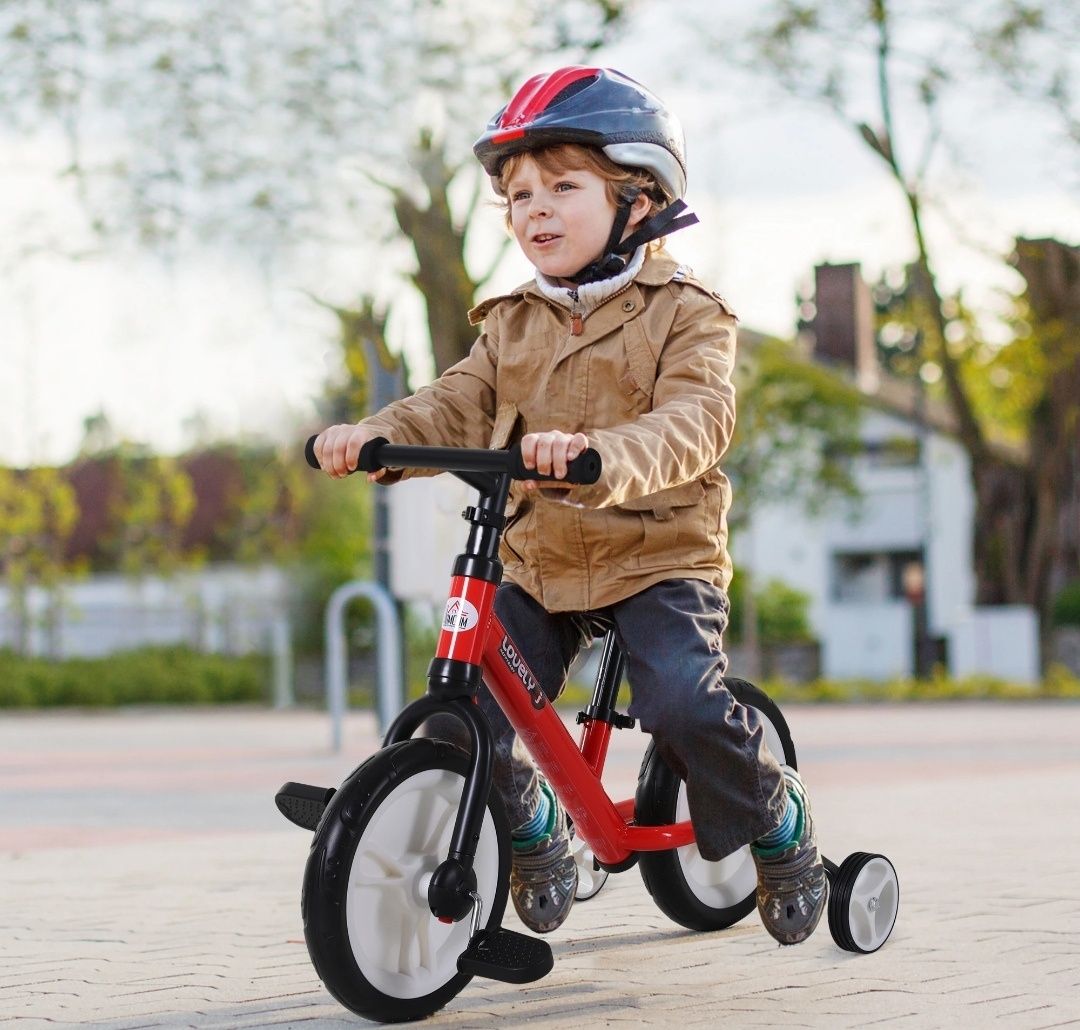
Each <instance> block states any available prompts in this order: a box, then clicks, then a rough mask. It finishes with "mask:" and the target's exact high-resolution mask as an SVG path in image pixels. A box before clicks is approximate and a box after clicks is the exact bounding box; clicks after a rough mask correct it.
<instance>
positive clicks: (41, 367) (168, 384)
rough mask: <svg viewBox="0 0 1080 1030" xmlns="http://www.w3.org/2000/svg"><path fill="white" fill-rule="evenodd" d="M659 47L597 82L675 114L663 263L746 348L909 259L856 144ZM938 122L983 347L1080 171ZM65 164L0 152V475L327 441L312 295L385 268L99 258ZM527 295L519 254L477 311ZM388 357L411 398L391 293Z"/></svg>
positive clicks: (959, 116)
mask: <svg viewBox="0 0 1080 1030" xmlns="http://www.w3.org/2000/svg"><path fill="white" fill-rule="evenodd" d="M661 6H663V5H661ZM663 28H664V26H663V24H662V23H657V24H656V25H652V24H650V23H649V22H648V21H646V22H644V23H643V24H641V25H639V26H637V27H636V29H635V31H634V32H633V33H632V34H631V36H630V38H629V39H628V40H627V41H626V42H624V43H622V44H620V45H619V46H618V47H615V48H613V49H612V50H611V51H610V52H609V53H607V54H605V55H603V57H604V59H603V63H608V64H611V65H613V66H616V67H619V68H621V69H622V70H624V71H626V72H627V73H628V74H631V75H633V76H634V77H635V78H638V79H639V80H641V81H643V82H645V83H647V84H649V85H650V86H651V87H652V88H653V89H654V90H655V91H656V92H657V93H658V94H660V95H661V96H663V97H664V98H665V100H666V101H667V102H668V103H669V104H670V105H671V106H672V107H674V108H676V109H677V110H678V111H680V113H681V117H682V120H683V123H684V126H685V128H686V133H687V149H688V158H689V166H690V172H689V177H690V191H689V195H688V198H687V199H688V201H689V203H690V205H691V206H692V207H693V208H694V210H696V211H697V213H698V214H699V216H700V218H701V224H700V225H698V226H695V227H693V228H691V229H688V230H684V231H682V232H680V233H679V234H678V235H677V236H673V237H672V238H671V240H670V243H669V246H670V249H671V250H672V251H673V253H675V254H676V256H678V257H679V258H680V259H681V260H683V261H685V262H686V263H687V264H689V265H691V266H692V267H693V268H694V269H695V271H696V273H697V274H698V275H699V277H701V278H703V279H705V280H706V281H707V282H708V283H709V285H710V286H712V287H714V288H716V289H717V290H719V291H720V292H721V293H722V294H723V295H724V296H725V297H726V298H727V299H728V301H729V302H730V304H731V305H732V306H733V307H734V309H735V311H736V312H737V313H738V315H739V317H740V319H741V321H742V323H743V324H744V325H745V326H747V327H750V328H753V329H755V330H758V331H763V332H769V333H774V334H777V335H781V336H788V335H791V334H792V333H793V331H794V322H795V312H796V304H795V299H796V294H797V291H798V290H800V289H801V288H805V287H806V286H807V285H808V284H809V282H810V279H811V276H812V270H813V267H814V265H815V264H817V263H820V262H822V261H832V262H848V261H856V262H861V263H862V265H863V268H864V271H865V273H866V275H867V276H868V277H871V278H872V277H875V276H876V275H878V274H879V273H880V272H881V271H882V270H883V269H885V268H888V267H890V266H896V265H900V264H902V263H904V262H906V261H907V260H910V259H911V257H912V256H913V244H912V238H911V230H910V226H909V224H908V221H907V218H906V215H905V210H904V205H903V201H902V197H901V195H900V193H899V191H898V190H897V187H896V186H895V184H893V183H892V182H891V181H890V180H889V179H888V177H887V176H886V175H885V174H884V171H883V168H882V167H881V163H880V161H879V160H878V159H877V158H875V157H874V156H873V155H872V154H870V153H869V151H868V150H867V149H866V147H865V146H864V145H863V144H862V143H861V142H860V141H859V140H858V138H857V137H856V135H855V134H854V133H853V132H852V131H851V130H850V129H849V128H847V127H844V126H842V125H840V124H839V123H838V122H836V121H835V120H834V119H833V118H832V117H831V116H830V115H829V114H828V113H826V112H824V111H822V110H819V109H817V108H815V107H812V106H810V105H807V104H803V103H800V102H796V101H792V100H786V99H782V98H781V97H780V96H779V95H778V94H775V93H772V92H770V91H769V90H768V89H766V88H765V87H764V86H763V85H762V84H761V83H760V82H752V81H750V80H747V79H741V78H740V77H739V76H737V75H728V76H720V77H719V78H716V77H713V76H712V74H711V73H712V71H714V70H715V69H702V75H701V76H696V75H695V74H687V73H686V69H685V68H683V67H680V62H679V54H678V50H677V43H678V40H677V39H675V38H674V37H673V36H672V35H671V34H670V33H668V34H667V35H666V36H665V34H664V31H663ZM658 40H666V42H664V43H658V42H657V41H658ZM950 115H951V118H950V126H951V138H952V139H953V141H954V142H955V143H956V144H957V149H958V150H959V151H961V152H963V154H964V155H965V159H964V162H963V163H962V165H953V166H951V167H949V168H948V170H947V171H944V172H943V173H942V174H941V175H940V176H939V177H938V178H937V179H936V180H935V190H936V196H937V199H938V200H939V201H940V209H939V210H940V213H935V214H932V215H930V216H929V218H928V231H929V236H930V241H931V246H932V248H933V252H934V255H935V259H936V263H937V271H938V274H939V278H940V279H941V281H942V284H943V286H944V287H945V288H946V289H949V290H953V289H958V288H963V289H964V291H965V296H966V298H967V299H968V301H969V303H972V304H974V305H975V306H976V307H977V308H978V309H979V310H980V312H981V313H982V316H983V319H984V323H985V325H986V328H987V332H989V333H990V334H991V335H993V334H994V333H995V332H998V333H1000V331H1001V330H1000V328H998V327H996V325H995V323H994V319H993V314H994V312H995V311H999V310H1000V309H1001V307H1002V305H1003V291H1008V290H1017V289H1018V288H1019V280H1018V278H1017V277H1016V276H1015V274H1014V273H1012V272H1011V271H1010V270H1009V269H1008V267H1007V266H1006V265H1005V264H1004V263H1003V262H1002V261H1001V260H1000V257H999V255H1001V254H1003V253H1007V251H1008V249H1009V245H1010V241H1011V239H1012V238H1013V237H1014V236H1015V235H1028V236H1046V235H1053V236H1057V237H1058V238H1061V239H1064V240H1066V241H1068V242H1072V243H1080V189H1078V188H1077V183H1078V175H1077V170H1078V167H1080V158H1078V155H1077V154H1076V153H1075V151H1072V152H1069V151H1067V150H1064V151H1063V149H1062V147H1061V145H1060V143H1059V142H1058V141H1057V139H1056V137H1055V132H1056V126H1055V125H1054V124H1053V123H1052V122H1051V121H1050V120H1049V119H1048V118H1046V117H1043V116H1042V115H1041V114H1040V113H1039V112H1038V111H1037V110H1035V109H1033V108H1031V107H1025V106H1023V105H1021V104H1019V103H1012V102H1008V101H1006V100H1004V99H1003V95H1002V94H994V93H992V92H990V91H986V90H981V89H973V90H971V91H970V92H969V95H967V96H966V97H965V98H964V99H963V100H962V101H960V102H959V104H958V106H957V107H956V108H954V109H952V110H951V111H950ZM61 158H62V151H61V149H60V148H59V147H58V146H57V145H56V143H55V141H53V142H50V141H49V140H48V139H46V138H34V139H25V138H15V137H12V136H6V137H5V136H0V353H2V360H0V462H4V463H8V464H15V465H24V464H28V463H58V462H64V461H67V460H69V459H70V458H71V457H72V456H73V455H74V453H75V452H76V450H77V448H78V445H79V441H80V439H81V437H82V432H83V420H84V419H85V418H87V417H88V416H91V415H93V414H95V413H97V412H99V411H104V412H105V413H106V414H107V416H108V418H109V420H110V422H111V423H112V425H113V426H114V427H115V429H116V430H117V431H118V433H119V434H120V435H122V436H124V437H126V438H128V439H132V440H137V441H141V442H146V443H150V444H152V445H154V446H155V447H158V448H160V449H162V450H165V451H178V450H180V449H182V448H183V447H185V446H187V445H188V444H190V443H191V442H192V441H193V440H194V439H195V438H196V437H198V436H200V435H202V436H204V437H205V436H207V435H209V436H212V437H231V436H241V435H243V436H263V437H270V438H273V439H276V440H278V441H280V442H286V441H289V440H291V439H293V438H297V439H300V438H302V435H303V434H305V433H306V432H307V431H309V430H312V429H317V428H319V426H318V425H317V423H315V422H314V399H315V398H316V397H317V395H318V393H319V391H320V388H321V384H322V383H323V381H324V380H325V378H326V376H327V375H328V374H329V373H331V372H332V370H333V368H334V365H335V359H336V345H335V343H334V332H335V319H334V318H333V316H332V315H330V314H328V313H327V312H326V311H324V310H322V309H320V308H319V307H318V306H317V305H315V304H314V303H313V302H312V301H311V299H310V297H309V295H308V293H307V292H306V291H308V290H311V289H318V288H320V287H321V288H323V292H325V293H329V294H333V293H334V292H335V291H336V290H338V289H342V290H343V289H347V286H348V284H349V283H350V282H352V281H355V276H356V274H357V270H358V269H364V270H367V271H368V273H369V274H375V273H374V272H371V271H370V270H371V269H373V268H376V267H377V266H378V261H379V255H378V254H377V253H371V252H368V253H365V254H362V255H360V254H356V255H353V256H352V257H351V258H350V257H349V256H348V255H343V256H341V257H340V258H338V259H337V260H338V264H337V265H336V266H334V267H333V268H331V269H330V270H329V271H328V270H326V269H323V270H322V271H320V275H322V276H324V278H322V279H320V280H319V281H318V282H313V281H312V279H311V276H310V275H308V274H307V272H308V271H309V270H305V269H303V268H294V269H287V268H275V269H274V270H273V271H272V272H267V270H266V269H264V268H260V267H259V266H258V265H257V264H256V263H255V262H248V261H245V260H244V259H243V258H242V256H239V255H238V254H237V252H236V251H233V252H232V253H225V252H224V251H220V250H219V251H205V252H199V253H191V254H187V255H185V256H184V259H183V260H182V261H178V262H176V263H174V264H172V265H169V264H166V263H165V262H163V261H162V260H161V259H160V258H158V257H155V256H153V255H148V254H146V253H143V252H140V251H138V250H137V249H134V248H132V247H128V248H125V249H124V250H123V251H110V252H100V251H99V250H98V245H97V244H96V242H95V241H94V240H93V239H91V238H89V237H86V236H85V235H84V234H83V233H82V232H81V230H80V229H79V226H80V225H81V224H82V218H81V214H80V211H79V208H78V206H77V201H76V199H75V197H74V194H73V188H72V184H71V182H70V181H69V180H65V179H62V178H60V177H59V176H58V175H57V174H56V170H57V168H59V167H60V166H61V164H62V161H61ZM488 217H489V219H490V228H489V229H487V230H485V233H484V234H481V236H480V238H479V239H478V241H477V243H476V246H477V247H478V248H479V250H481V251H483V250H485V249H487V250H489V251H490V250H491V249H492V248H493V247H494V243H495V241H496V240H497V239H498V234H499V233H500V232H501V219H500V215H499V214H498V213H497V211H495V210H494V209H491V210H490V211H489V212H488ZM42 244H47V246H42ZM374 248H377V244H375V243H371V244H370V245H369V251H370V250H371V249H374ZM57 249H59V250H61V251H64V252H66V253H67V254H74V255H75V256H74V257H72V256H65V254H60V253H57V252H56V251H57ZM530 274H531V272H530V269H529V268H528V267H527V265H526V264H525V263H524V261H523V259H522V258H521V257H520V255H516V254H515V253H513V252H510V253H508V255H507V258H506V260H505V261H504V262H503V265H502V266H501V267H500V269H499V271H498V273H497V275H496V276H495V277H494V278H493V280H492V282H491V283H490V285H489V289H488V292H496V291H498V290H501V289H504V288H509V287H511V286H513V285H515V284H516V283H518V282H520V281H522V280H523V279H525V278H527V277H528V276H529V275H530ZM350 277H352V278H350ZM395 281H397V280H395ZM390 336H391V341H392V343H393V344H395V345H396V346H400V347H402V348H404V350H405V351H406V353H407V354H408V355H409V357H410V363H411V365H412V367H413V368H414V370H415V374H414V380H417V381H423V379H425V378H426V377H427V376H429V375H430V366H429V365H428V363H427V361H426V357H425V347H426V341H425V339H424V323H423V317H422V308H421V306H420V305H419V303H418V301H417V300H416V298H415V297H414V296H411V295H410V294H409V292H408V290H407V288H406V287H404V286H401V287H400V288H399V292H398V293H397V301H396V303H395V308H394V311H393V314H392V317H391V324H390Z"/></svg>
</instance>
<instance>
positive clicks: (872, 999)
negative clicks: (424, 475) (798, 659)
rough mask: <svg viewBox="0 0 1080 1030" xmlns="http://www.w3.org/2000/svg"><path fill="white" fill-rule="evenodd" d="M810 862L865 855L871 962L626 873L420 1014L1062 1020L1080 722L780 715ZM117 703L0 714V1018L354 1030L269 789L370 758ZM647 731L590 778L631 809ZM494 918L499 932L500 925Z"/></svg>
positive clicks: (463, 1022) (997, 716)
mask: <svg viewBox="0 0 1080 1030" xmlns="http://www.w3.org/2000/svg"><path fill="white" fill-rule="evenodd" d="M788 717H789V721H790V722H791V725H792V729H793V732H794V735H795V740H796V744H797V745H798V748H799V760H800V766H801V767H802V769H803V771H804V773H805V775H806V778H807V781H808V784H809V786H810V788H811V792H812V798H813V802H814V807H815V815H816V818H817V820H818V824H819V827H820V832H821V838H822V844H823V847H824V850H825V852H826V853H827V854H828V855H830V857H832V858H833V859H835V860H837V861H839V860H840V859H841V858H843V856H844V855H845V854H846V853H847V852H849V851H852V850H880V851H882V852H884V853H886V854H887V855H888V856H889V857H890V858H891V859H892V860H893V861H894V863H895V864H896V866H897V869H898V871H899V874H900V878H901V891H902V904H901V910H900V921H899V923H898V925H897V929H896V931H895V933H894V935H893V938H892V939H891V940H890V942H889V943H888V944H887V945H886V946H885V947H884V948H883V949H882V950H881V951H880V952H878V953H877V954H875V955H870V956H854V955H849V954H847V953H845V952H842V951H840V950H839V949H837V948H836V946H835V945H834V944H833V942H832V940H831V938H830V936H829V933H828V930H827V929H826V928H825V927H824V926H823V927H822V928H821V930H819V932H818V933H817V934H816V935H815V936H814V937H813V938H812V939H811V940H810V941H809V942H807V943H806V944H804V945H802V946H800V947H797V948H790V949H783V950H781V949H779V948H777V947H775V946H774V945H773V944H772V942H771V940H770V939H769V938H768V937H767V935H766V934H765V933H764V931H763V930H762V928H761V926H760V924H759V923H758V921H757V918H756V916H751V917H750V918H748V919H747V920H745V921H744V922H743V923H741V924H739V925H738V926H736V927H734V928H732V929H730V930H727V931H723V932H720V933H715V934H708V935H703V934H697V933H691V932H688V931H684V930H682V929H681V928H680V927H678V926H675V925H673V924H672V923H670V922H669V921H668V920H667V919H666V918H665V917H663V916H662V915H661V914H660V913H659V912H658V911H657V910H656V908H655V907H654V906H653V905H652V902H651V900H650V899H649V897H648V895H647V894H646V893H645V891H644V889H643V887H642V885H641V881H640V878H639V877H638V875H637V873H636V872H635V871H631V872H629V873H626V874H624V875H621V876H616V877H612V878H611V879H610V880H609V881H608V885H607V886H606V887H605V888H604V890H603V891H602V892H601V893H600V895H599V896H598V897H597V898H595V899H594V900H592V901H590V902H587V903H584V904H581V905H580V906H579V907H578V908H577V909H576V910H575V911H574V912H573V913H572V914H571V917H570V919H569V921H568V922H567V923H566V925H564V926H563V927H562V928H561V929H560V930H559V931H557V932H556V933H555V934H553V935H552V937H551V938H550V939H551V941H552V944H553V948H554V950H555V953H556V965H555V969H554V971H553V972H552V973H551V975H549V976H548V977H547V978H546V979H545V980H542V981H540V982H539V983H537V984H533V985H529V986H526V987H523V988H521V987H515V986H511V985H507V984H501V983H495V982H491V981H482V980H474V981H473V982H472V984H470V985H469V986H468V987H467V988H466V990H465V991H464V992H463V993H462V994H461V995H460V996H459V997H458V998H457V999H456V1000H455V1001H453V1002H452V1003H451V1004H450V1005H449V1006H448V1007H447V1008H446V1009H445V1010H444V1011H443V1012H441V1013H440V1014H438V1015H437V1016H435V1017H433V1019H432V1020H431V1021H430V1023H431V1024H432V1025H436V1026H445V1027H495V1026H505V1025H511V1026H513V1025H515V1024H518V1023H523V1022H526V1021H528V1022H530V1023H532V1024H536V1025H539V1026H544V1025H550V1026H560V1027H561V1026H565V1025H566V1024H567V1023H569V1022H570V1021H574V1022H575V1023H578V1024H582V1023H584V1024H587V1025H604V1026H636V1025H642V1026H647V1025H660V1024H664V1025H670V1024H671V1023H672V1022H673V1021H678V1023H679V1024H680V1025H681V1026H686V1027H690V1026H698V1025H702V1026H704V1025H709V1026H714V1025H717V1024H719V1023H721V1022H722V1021H726V1022H727V1023H728V1025H730V1026H734V1027H744V1026H745V1027H751V1026H785V1027H787V1026H798V1027H802V1026H808V1027H829V1028H834V1027H856V1026H857V1027H866V1026H872V1025H875V1026H885V1027H890V1028H892V1027H896V1028H906V1027H953V1026H955V1027H974V1026H987V1025H990V1026H1000V1027H1009V1028H1012V1027H1016V1028H1023V1030H1027V1028H1030V1030H1034V1028H1038V1027H1051V1026H1054V1027H1059V1026H1068V1025H1080V883H1078V876H1080V858H1078V855H1080V746H1078V744H1077V741H1078V739H1080V706H1068V705H1016V704H1010V705H1006V704H986V705H983V704H965V705H935V706H929V705H928V706H912V707H891V706H881V707H850V708H830V707H792V708H790V709H789V710H788ZM328 737H329V726H328V722H327V719H326V717H325V716H322V715H317V714H315V713H308V712H300V713H276V712H261V711H227V712H222V711H217V712H191V711H179V712H171V713H159V712H147V711H134V712H122V713H113V714H107V715H99V714H94V715H88V716H77V715H69V714H63V715H45V716H38V715H14V716H10V715H8V716H4V717H3V719H2V720H0V1022H2V1021H5V1020H7V1021H10V1022H11V1025H13V1026H16V1027H20V1028H23V1027H25V1028H36V1027H50V1028H55V1027H64V1026H75V1025H79V1026H93V1027H110V1028H134V1027H157V1026H194V1027H262V1026H282V1027H284V1026H293V1025H296V1026H300V1025H303V1026H304V1027H316V1028H321V1027H346V1026H357V1025H362V1023H363V1021H361V1020H359V1019H357V1018H355V1017H352V1016H350V1015H349V1014H348V1013H346V1012H344V1011H343V1010H342V1009H340V1008H339V1007H338V1006H337V1004H336V1003H335V1002H334V1001H333V1000H332V999H331V998H330V997H329V995H328V994H327V993H326V992H325V991H324V990H323V988H322V986H321V985H320V984H319V982H318V980H317V979H316V977H315V975H314V972H313V970H312V968H311V965H310V963H309V961H308V958H307V953H306V949H305V947H304V944H303V934H302V928H301V924H300V913H299V889H300V879H301V875H302V870H303V864H304V859H305V854H306V849H307V843H308V837H307V834H305V833H304V832H303V831H301V830H298V829H295V828H293V827H290V826H289V825H288V824H286V823H284V821H283V820H281V818H280V816H278V815H277V813H276V811H275V810H274V807H273V802H272V795H273V793H274V790H275V789H276V787H277V786H278V785H279V784H280V783H281V782H282V781H283V780H285V779H297V780H307V781H308V782H313V783H327V784H331V783H336V782H338V781H339V780H340V779H341V778H342V776H343V775H344V773H345V772H347V771H348V769H349V768H350V767H351V766H352V765H353V764H355V762H356V761H357V760H359V759H360V758H362V757H363V756H364V755H366V754H367V753H369V752H370V750H371V748H372V747H373V746H374V740H375V737H374V727H373V725H372V723H371V721H370V719H369V718H368V717H367V716H365V715H358V716H354V717H351V718H350V720H349V724H348V727H347V740H348V747H347V754H348V756H349V757H335V756H332V755H330V754H328V752H327V748H326V745H327V741H328ZM642 743H643V738H642V737H641V736H640V735H639V734H636V733H623V734H620V735H619V736H618V738H617V746H616V747H614V748H613V752H612V757H611V763H610V769H611V775H610V776H609V781H610V782H611V784H612V787H613V792H614V793H617V794H619V795H620V796H627V795H629V793H631V791H632V783H633V777H634V774H635V771H636V765H637V761H638V758H639V756H640V753H641V749H642ZM507 923H508V925H511V926H514V925H516V924H515V921H514V920H513V918H510V919H508V920H507Z"/></svg>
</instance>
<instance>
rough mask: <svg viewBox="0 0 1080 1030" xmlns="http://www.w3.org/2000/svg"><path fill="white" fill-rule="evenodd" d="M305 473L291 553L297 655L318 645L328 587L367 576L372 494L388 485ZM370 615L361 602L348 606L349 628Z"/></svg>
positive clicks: (320, 638) (370, 550)
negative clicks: (296, 536) (295, 593)
mask: <svg viewBox="0 0 1080 1030" xmlns="http://www.w3.org/2000/svg"><path fill="white" fill-rule="evenodd" d="M309 476H310V483H309V485H308V487H307V488H306V491H305V496H304V499H303V505H302V507H301V509H300V512H299V521H300V526H301V535H300V540H299V545H298V548H297V552H296V558H297V570H296V571H297V574H296V581H297V584H298V586H299V608H298V610H297V612H296V617H295V619H294V627H295V638H294V646H295V647H296V648H297V650H298V651H300V652H301V653H305V652H307V653H310V652H313V651H318V650H320V649H321V647H322V632H323V630H322V614H323V611H324V610H325V608H326V602H327V601H328V600H329V598H330V595H331V594H332V593H333V592H334V590H335V589H337V587H339V586H341V584H342V583H347V582H348V581H349V580H351V579H370V578H371V576H372V540H373V536H374V528H373V526H374V520H373V503H372V502H373V499H374V492H375V490H376V489H378V490H384V489H391V488H387V487H372V486H369V485H368V483H367V481H366V479H365V478H364V477H363V476H362V475H361V476H352V477H351V478H349V479H342V480H338V479H330V478H329V477H327V476H325V475H322V474H319V473H315V472H310V473H309ZM371 618H372V615H371V610H370V605H369V604H368V603H367V602H366V601H357V602H356V603H355V604H353V605H350V606H349V614H348V627H349V631H350V632H352V631H354V630H355V629H356V627H357V626H360V625H363V624H365V623H368V622H370V621H371Z"/></svg>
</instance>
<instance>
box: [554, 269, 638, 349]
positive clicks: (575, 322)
mask: <svg viewBox="0 0 1080 1030" xmlns="http://www.w3.org/2000/svg"><path fill="white" fill-rule="evenodd" d="M633 285H634V280H633V279H631V280H630V281H629V282H628V283H626V284H625V285H624V286H620V287H619V289H617V290H616V291H615V292H614V293H613V294H612V295H611V296H610V297H605V298H604V299H603V301H602V302H601V303H603V304H606V303H607V302H608V301H609V300H614V299H615V298H616V297H618V296H620V295H621V294H623V293H625V292H626V291H627V290H628V289H630V287H631V286H633ZM570 299H571V300H572V301H573V307H572V308H571V309H570V335H571V336H580V335H581V334H582V333H583V332H584V331H585V317H584V316H583V315H582V313H581V311H580V310H579V309H578V295H577V290H571V291H570Z"/></svg>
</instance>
